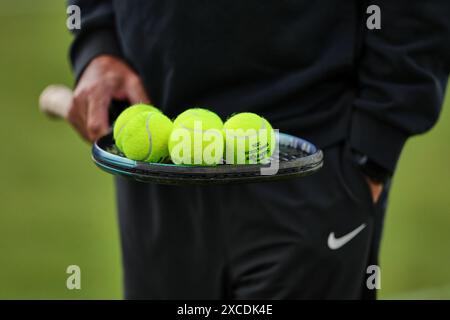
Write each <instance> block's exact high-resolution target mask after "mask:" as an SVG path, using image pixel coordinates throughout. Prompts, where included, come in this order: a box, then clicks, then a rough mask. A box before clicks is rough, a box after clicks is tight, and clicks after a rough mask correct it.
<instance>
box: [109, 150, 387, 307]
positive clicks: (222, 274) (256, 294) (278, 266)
mask: <svg viewBox="0 0 450 320" xmlns="http://www.w3.org/2000/svg"><path fill="white" fill-rule="evenodd" d="M324 152H325V165H324V168H323V169H322V170H321V171H320V172H319V173H317V174H315V175H312V176H310V177H305V178H299V179H294V180H288V181H284V182H274V183H263V184H247V185H233V186H208V187H206V186H183V187H177V186H158V185H152V184H143V183H138V182H133V181H131V180H127V179H124V178H118V179H117V195H118V206H119V222H120V231H121V241H122V250H123V266H124V281H125V297H126V298H128V299H223V298H226V299H360V298H374V297H375V291H374V290H368V289H367V287H366V279H367V277H368V275H367V274H366V270H367V267H368V266H369V265H374V264H377V257H378V250H379V242H380V237H381V228H382V224H383V223H382V220H383V215H384V209H385V204H386V194H387V192H386V191H385V192H384V194H383V196H382V198H381V200H380V202H379V203H378V204H376V205H374V204H373V203H372V200H371V195H370V190H369V187H368V185H367V183H366V181H365V180H364V177H363V175H362V174H361V172H360V170H359V168H358V167H356V166H355V165H354V164H353V162H352V160H351V154H350V151H349V148H348V147H347V146H346V144H344V143H342V144H340V145H337V146H334V147H331V148H328V149H326V150H324Z"/></svg>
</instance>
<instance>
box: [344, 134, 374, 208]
mask: <svg viewBox="0 0 450 320" xmlns="http://www.w3.org/2000/svg"><path fill="white" fill-rule="evenodd" d="M339 166H340V175H341V181H342V184H343V186H344V188H345V190H346V191H347V193H348V195H349V196H350V197H351V198H353V200H354V201H356V202H358V203H361V204H362V205H363V206H365V207H366V208H367V209H369V210H370V212H371V213H372V214H373V213H374V210H375V204H374V202H373V198H372V191H371V189H370V186H369V183H368V182H367V180H366V177H365V176H364V173H363V172H362V171H361V169H360V168H359V167H358V165H357V164H356V163H355V161H354V159H353V155H352V151H351V148H350V145H349V144H348V143H347V142H345V143H344V144H343V145H342V148H341V150H340V163H339Z"/></svg>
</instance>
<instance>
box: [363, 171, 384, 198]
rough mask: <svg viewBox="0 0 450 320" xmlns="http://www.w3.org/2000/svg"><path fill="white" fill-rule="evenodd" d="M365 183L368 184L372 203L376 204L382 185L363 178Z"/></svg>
mask: <svg viewBox="0 0 450 320" xmlns="http://www.w3.org/2000/svg"><path fill="white" fill-rule="evenodd" d="M365 178H366V181H367V183H368V184H369V188H370V191H371V193H372V200H373V203H377V202H378V200H379V199H380V196H381V193H382V192H383V184H382V183H379V182H375V181H373V180H372V179H370V178H369V177H365Z"/></svg>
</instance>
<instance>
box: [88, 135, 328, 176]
mask: <svg viewBox="0 0 450 320" xmlns="http://www.w3.org/2000/svg"><path fill="white" fill-rule="evenodd" d="M277 158H278V159H279V162H278V163H277V165H278V171H277V173H276V174H273V175H262V174H261V169H262V168H264V167H265V168H268V167H269V166H270V165H261V164H245V165H227V164H224V165H216V166H184V165H175V164H166V163H146V162H140V161H134V160H130V159H127V158H125V157H124V156H122V155H121V154H120V153H119V151H118V150H117V148H116V147H115V144H114V139H113V137H112V134H108V135H106V136H105V137H103V138H101V139H99V140H98V141H97V142H96V143H95V144H94V145H93V147H92V159H93V161H94V163H95V164H96V165H97V166H98V167H99V168H100V169H102V170H103V171H105V172H107V173H110V174H113V175H117V176H123V177H127V178H130V179H134V180H136V181H139V182H146V183H156V184H166V185H208V184H229V183H252V182H269V181H277V180H283V179H292V178H298V177H304V176H308V175H311V174H313V173H315V172H317V171H318V170H320V168H322V166H323V153H322V151H321V150H320V149H318V148H317V147H316V146H315V145H313V144H312V143H310V142H308V141H306V140H303V139H301V138H298V137H295V136H291V135H288V134H284V133H280V134H279V156H278V157H277ZM272 160H273V161H277V159H272Z"/></svg>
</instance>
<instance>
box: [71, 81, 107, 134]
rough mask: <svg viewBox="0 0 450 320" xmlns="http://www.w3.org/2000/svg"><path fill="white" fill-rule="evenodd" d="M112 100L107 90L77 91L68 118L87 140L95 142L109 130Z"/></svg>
mask: <svg viewBox="0 0 450 320" xmlns="http://www.w3.org/2000/svg"><path fill="white" fill-rule="evenodd" d="M110 102H111V94H109V93H108V92H106V91H105V90H91V91H89V92H87V91H80V92H75V95H74V98H73V101H72V106H71V108H70V111H69V115H68V120H69V122H70V123H71V124H72V126H73V127H74V128H75V130H76V131H78V132H79V133H80V135H81V136H82V137H83V138H84V139H85V140H86V141H89V142H95V141H96V140H97V139H98V138H100V137H102V136H103V135H105V134H106V133H107V132H108V130H109V119H108V109H109V104H110Z"/></svg>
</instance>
